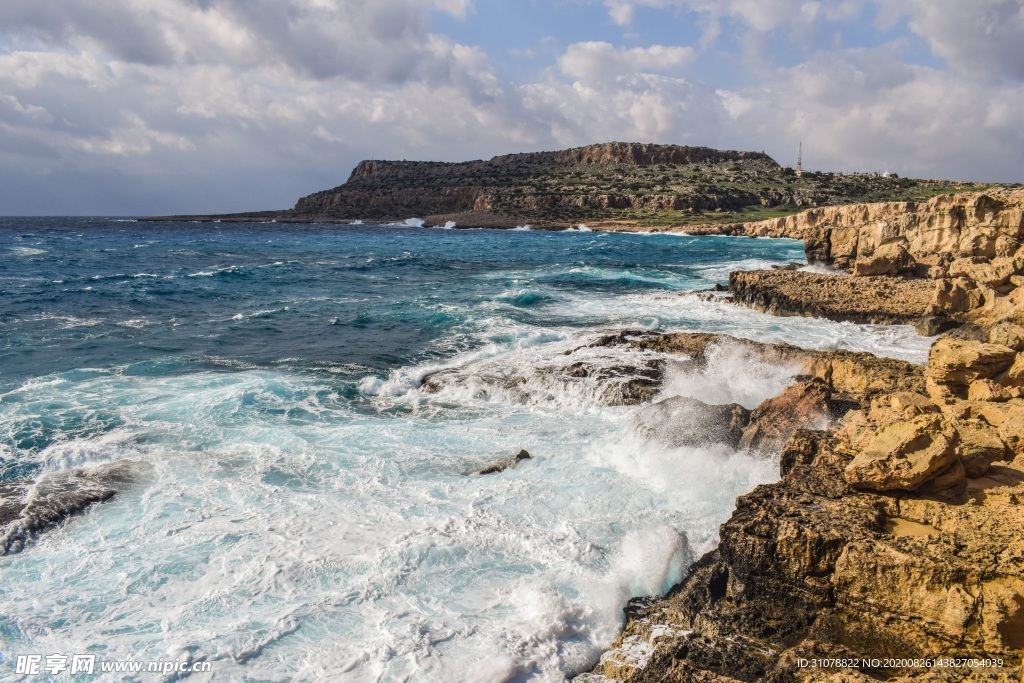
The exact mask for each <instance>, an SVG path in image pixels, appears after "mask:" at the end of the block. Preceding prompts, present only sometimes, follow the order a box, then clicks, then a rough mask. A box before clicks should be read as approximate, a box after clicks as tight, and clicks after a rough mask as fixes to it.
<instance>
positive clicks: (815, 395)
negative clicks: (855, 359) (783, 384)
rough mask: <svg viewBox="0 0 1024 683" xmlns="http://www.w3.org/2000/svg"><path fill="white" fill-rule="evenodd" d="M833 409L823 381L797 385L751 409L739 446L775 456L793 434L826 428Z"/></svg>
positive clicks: (810, 381)
mask: <svg viewBox="0 0 1024 683" xmlns="http://www.w3.org/2000/svg"><path fill="white" fill-rule="evenodd" d="M833 408H834V406H833V401H832V392H831V391H830V390H829V388H828V385H827V384H826V383H825V381H824V380H822V379H819V378H814V379H811V380H808V381H805V382H797V383H796V384H793V385H792V386H790V387H788V388H786V389H785V391H783V392H782V393H781V394H779V395H778V396H775V397H773V398H769V399H767V400H765V401H763V402H762V403H761V405H759V406H758V407H757V408H755V409H754V411H753V412H752V413H751V414H750V424H749V425H747V427H746V429H744V430H743V436H742V438H741V439H740V442H739V446H740V448H745V449H748V450H751V451H756V452H760V453H778V452H779V451H781V450H782V447H783V446H784V445H785V444H786V442H787V441H789V437H790V436H792V435H793V432H795V431H796V430H798V429H822V428H824V427H825V426H827V425H828V423H829V422H830V421H831V418H832V414H833Z"/></svg>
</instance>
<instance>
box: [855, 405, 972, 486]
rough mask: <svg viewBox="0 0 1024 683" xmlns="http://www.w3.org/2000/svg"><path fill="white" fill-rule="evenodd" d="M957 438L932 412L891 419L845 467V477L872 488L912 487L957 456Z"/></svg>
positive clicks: (931, 475) (925, 479) (941, 468)
mask: <svg viewBox="0 0 1024 683" xmlns="http://www.w3.org/2000/svg"><path fill="white" fill-rule="evenodd" d="M956 440H957V436H956V432H955V431H954V430H953V429H952V428H951V427H950V426H949V425H948V424H947V423H945V422H944V421H943V420H942V419H941V418H939V417H937V416H934V415H921V416H918V417H915V418H911V419H909V420H905V421H899V422H893V423H890V424H888V425H885V426H884V427H882V428H881V429H879V430H878V431H877V432H876V433H875V435H874V437H873V438H872V439H871V440H870V441H868V443H867V445H866V446H865V447H864V449H863V450H862V451H861V452H860V453H858V454H857V456H856V457H855V458H854V459H853V462H851V463H850V464H849V465H848V466H847V467H846V470H845V472H844V474H845V477H846V481H847V482H849V483H850V484H852V485H854V486H857V487H859V488H865V489H872V490H875V491H892V490H897V489H904V490H911V491H912V490H914V489H916V488H917V487H919V486H920V485H921V484H923V483H924V482H926V481H927V480H928V479H930V478H932V477H933V476H934V475H936V474H937V473H938V472H939V471H941V470H943V469H945V468H946V467H948V466H949V465H951V464H952V463H953V461H954V460H956V459H957V457H958V455H957V452H956V443H957V441H956Z"/></svg>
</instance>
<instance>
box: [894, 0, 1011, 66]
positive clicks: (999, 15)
mask: <svg viewBox="0 0 1024 683" xmlns="http://www.w3.org/2000/svg"><path fill="white" fill-rule="evenodd" d="M901 9H902V10H903V12H904V13H906V14H907V15H909V17H910V29H911V30H912V31H913V32H914V33H916V34H918V35H920V36H921V37H923V38H925V39H926V40H927V41H928V43H929V45H930V46H931V48H932V51H933V52H934V53H935V54H936V55H938V56H939V57H941V58H942V59H944V60H945V61H946V62H948V63H949V64H950V66H952V67H953V68H954V69H956V70H957V71H960V72H963V73H965V74H966V73H973V74H975V75H976V76H979V75H980V76H981V77H1004V78H1009V79H1012V80H1016V81H1024V0H972V2H967V3H965V2H958V1H957V0H908V1H907V2H904V3H902V5H901ZM890 11H892V10H890Z"/></svg>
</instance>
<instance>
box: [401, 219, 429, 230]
mask: <svg viewBox="0 0 1024 683" xmlns="http://www.w3.org/2000/svg"><path fill="white" fill-rule="evenodd" d="M403 225H405V226H406V227H408V228H422V227H423V225H424V220H423V219H422V218H406V219H405V223H403Z"/></svg>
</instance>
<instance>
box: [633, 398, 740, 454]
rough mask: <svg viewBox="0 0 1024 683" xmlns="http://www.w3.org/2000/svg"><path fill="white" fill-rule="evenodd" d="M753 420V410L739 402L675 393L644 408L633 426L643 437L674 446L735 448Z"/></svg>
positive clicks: (636, 417)
mask: <svg viewBox="0 0 1024 683" xmlns="http://www.w3.org/2000/svg"><path fill="white" fill-rule="evenodd" d="M749 419H750V411H748V410H747V409H746V408H744V407H743V406H741V405H739V404H736V403H729V404H726V405H708V404H707V403H704V402H702V401H698V400H697V399H695V398H690V397H689V396H673V397H671V398H667V399H665V400H663V401H658V402H657V403H654V404H652V405H649V406H646V407H645V408H642V409H641V410H640V411H639V412H638V413H637V414H636V416H635V417H634V418H633V429H634V431H635V432H636V434H637V435H638V436H639V437H640V438H642V439H648V440H653V441H658V442H659V443H662V444H664V445H666V446H668V447H670V448H679V447H681V446H690V447H700V446H708V445H711V444H713V443H725V444H728V445H729V446H731V447H733V448H735V447H736V445H737V444H738V443H739V441H740V437H741V436H742V435H743V428H744V427H745V426H746V425H747V421H748V420H749Z"/></svg>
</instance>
